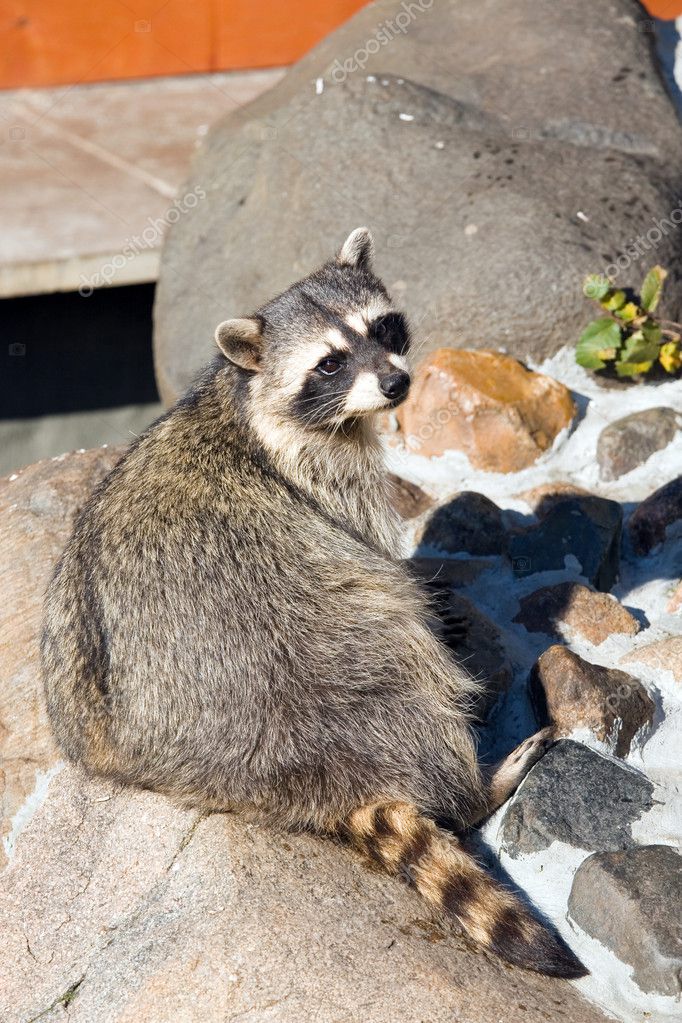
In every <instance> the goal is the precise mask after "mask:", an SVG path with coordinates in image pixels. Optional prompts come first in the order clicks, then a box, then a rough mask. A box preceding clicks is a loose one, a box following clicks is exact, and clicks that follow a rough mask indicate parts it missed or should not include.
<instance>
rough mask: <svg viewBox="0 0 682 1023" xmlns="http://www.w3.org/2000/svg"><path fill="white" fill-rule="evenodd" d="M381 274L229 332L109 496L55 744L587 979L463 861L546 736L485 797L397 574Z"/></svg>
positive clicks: (311, 283)
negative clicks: (377, 870) (258, 829)
mask: <svg viewBox="0 0 682 1023" xmlns="http://www.w3.org/2000/svg"><path fill="white" fill-rule="evenodd" d="M372 259H373V243H372V239H371V235H370V234H369V232H368V231H367V229H365V228H358V229H357V230H356V231H354V232H353V233H352V234H351V235H350V236H349V237H348V239H347V240H346V242H345V243H344V245H343V246H342V248H341V249H340V251H339V253H338V255H337V256H336V257H335V258H333V259H331V260H330V261H329V262H327V263H325V264H324V265H323V266H322V267H321V268H319V269H318V270H316V271H315V272H314V273H311V274H310V275H309V276H307V277H305V278H304V279H303V280H301V281H300V282H298V283H296V284H294V285H293V286H292V287H290V288H289V289H288V290H287V291H285V292H284V293H283V294H281V295H279V296H278V297H277V298H275V299H273V300H272V301H271V302H268V303H267V304H266V305H264V306H263V307H262V308H261V309H259V310H258V311H257V312H256V313H255V314H254V315H253V316H250V317H247V318H243V319H233V320H227V321H226V322H224V323H221V324H220V326H219V327H218V328H217V330H216V335H215V340H216V344H217V349H218V352H217V354H216V356H215V359H214V361H213V362H212V364H211V365H210V366H209V367H208V368H207V369H206V370H205V371H204V373H203V374H202V375H201V377H200V378H199V379H198V380H197V382H196V383H195V384H194V385H193V386H192V387H191V389H190V390H189V392H188V393H187V394H186V395H185V396H184V397H183V398H181V400H179V401H178V402H177V404H176V405H175V406H174V407H173V408H172V409H171V410H170V411H169V412H168V413H167V414H166V415H164V416H162V418H161V419H159V420H158V421H157V422H156V423H155V424H154V425H152V426H151V427H150V428H149V429H148V430H147V432H146V433H144V434H143V435H142V436H141V437H140V438H139V439H138V440H136V441H135V442H134V443H133V444H132V445H131V447H130V448H129V450H128V451H127V453H126V454H125V455H124V456H123V457H122V459H121V460H120V462H119V463H118V464H117V465H116V466H115V467H114V469H113V470H112V471H111V472H110V474H109V475H108V476H107V477H106V478H105V479H104V480H103V481H102V483H101V484H100V485H99V486H98V487H97V489H96V490H95V491H94V493H93V494H92V496H91V498H90V499H89V501H88V502H87V504H86V506H85V507H84V509H83V511H82V513H81V515H80V517H79V518H78V520H77V523H76V525H75V528H74V531H73V534H72V536H71V538H70V540H69V542H68V545H67V547H66V550H65V551H64V554H63V556H62V557H61V560H60V561H59V563H58V565H57V567H56V570H55V573H54V576H53V579H52V581H51V584H50V586H49V589H48V592H47V596H46V602H45V614H44V627H43V632H42V664H43V674H44V685H45V693H46V699H47V706H48V710H49V716H50V720H51V722H52V726H53V729H54V732H55V736H56V738H57V741H58V743H59V745H60V746H61V748H62V750H63V751H64V753H65V754H66V755H67V756H68V757H69V758H70V759H72V760H74V761H77V762H79V763H80V764H82V765H83V766H84V767H85V769H86V770H87V771H89V772H93V773H96V774H100V775H104V776H106V777H109V778H112V779H115V780H116V781H118V782H121V783H125V784H128V785H134V786H141V787H145V788H149V789H153V790H156V791H159V792H162V793H165V794H167V795H168V796H169V797H170V798H172V799H173V800H175V801H176V802H178V803H179V804H181V805H185V806H195V807H200V808H201V809H202V810H204V811H207V812H208V811H233V812H237V813H241V814H243V815H245V816H247V817H249V818H256V819H260V820H264V821H267V822H270V823H271V824H272V825H274V826H276V827H279V828H286V829H307V830H310V831H313V832H315V833H317V834H319V835H323V836H329V837H332V838H337V839H339V838H340V839H343V840H344V841H346V842H347V843H349V844H350V845H352V846H354V847H355V848H356V849H357V850H358V851H359V852H360V853H361V854H362V855H363V856H364V857H365V858H366V859H367V860H368V861H373V862H374V863H375V864H378V865H379V866H380V867H381V868H383V869H384V870H385V871H388V872H389V873H390V874H392V875H395V876H396V877H398V878H401V879H403V880H404V881H406V882H407V883H408V884H410V885H412V886H413V887H414V888H415V889H416V890H417V891H418V892H420V893H421V895H422V896H423V897H424V898H425V899H426V900H427V902H428V903H430V904H431V906H433V907H435V908H436V909H437V910H439V911H442V912H443V913H445V914H446V915H448V916H449V917H451V918H452V919H453V920H454V921H456V922H457V923H458V924H459V925H460V927H461V928H462V929H463V930H464V931H465V932H466V933H468V934H469V935H470V936H471V937H472V938H473V939H474V940H475V941H476V942H477V943H479V944H480V945H481V946H484V947H485V948H487V949H490V950H492V951H493V952H495V953H497V954H499V955H500V956H502V957H503V958H504V959H506V960H508V961H509V962H511V963H515V964H518V965H520V966H522V967H525V968H528V969H531V970H537V971H540V972H544V973H547V974H552V975H556V976H560V977H578V976H582V975H583V974H584V973H585V972H586V971H585V969H584V967H583V966H582V964H581V963H580V962H579V961H578V959H577V958H576V957H575V956H574V955H573V953H572V952H571V951H570V949H569V948H568V947H567V946H566V945H565V944H564V943H563V942H562V940H561V939H560V938H559V937H558V935H556V934H554V933H553V932H551V931H550V930H549V929H547V928H546V927H544V926H543V925H542V924H541V923H540V922H539V921H537V920H536V919H535V917H534V916H533V915H531V913H530V912H529V911H528V910H527V909H526V908H525V907H524V906H523V905H522V903H521V902H520V901H518V900H517V898H516V897H515V896H513V895H512V894H511V893H510V892H508V891H507V890H506V889H505V888H503V887H502V886H501V885H500V884H498V883H497V882H496V881H494V880H493V879H492V878H491V877H490V876H489V875H488V874H486V873H485V872H484V871H483V870H482V869H481V868H480V867H479V866H478V865H477V863H476V862H475V860H474V859H473V858H472V857H471V856H470V855H469V853H467V851H466V850H465V848H464V846H463V844H462V836H463V835H464V834H465V832H466V830H467V829H468V828H470V827H471V826H472V825H473V824H474V823H476V822H477V821H479V820H480V819H482V818H483V817H484V816H486V815H487V814H488V813H490V812H491V811H492V810H493V809H494V808H495V807H496V806H497V805H499V804H501V802H503V801H504V800H505V799H506V798H507V797H508V795H509V794H510V793H511V791H512V790H513V789H514V788H515V786H516V785H517V784H518V782H519V780H520V779H521V778H522V777H523V775H524V773H525V772H526V771H527V770H528V768H529V767H530V766H531V764H532V763H533V762H535V760H537V759H538V758H539V756H541V755H542V752H543V751H544V748H545V747H546V745H547V742H548V736H547V734H546V733H540V734H539V735H537V736H533V737H531V739H529V740H527V741H526V743H525V744H523V745H522V746H521V747H520V748H519V749H518V750H517V751H516V752H515V753H513V754H512V755H511V756H510V757H509V758H507V760H505V761H504V762H503V763H502V764H501V765H500V766H499V767H498V768H497V769H495V770H493V771H492V772H491V773H490V774H489V775H486V774H485V773H484V772H483V771H482V769H481V768H480V766H479V764H478V762H477V756H476V749H475V742H474V738H473V732H472V726H471V708H472V700H473V699H474V697H475V696H476V692H477V684H476V683H475V682H474V680H472V679H471V678H470V677H469V676H468V675H467V673H466V672H465V671H464V670H463V669H462V668H461V667H460V666H459V665H458V664H457V663H456V661H455V660H454V659H453V657H452V656H451V654H450V652H449V650H448V649H447V647H446V646H445V645H444V643H443V642H441V641H440V640H439V639H438V638H437V637H436V635H435V634H434V631H433V630H432V629H431V628H430V627H429V618H430V615H431V613H432V608H431V605H430V603H429V598H428V595H427V593H426V592H425V591H424V590H423V588H422V587H421V585H420V584H419V582H418V581H417V580H416V579H415V578H414V577H413V575H412V574H411V573H410V572H409V571H408V570H407V569H406V567H405V564H404V562H403V561H402V559H401V540H400V529H399V526H398V522H397V520H396V517H395V515H394V514H393V512H392V510H391V502H390V494H389V493H388V489H387V482H386V474H385V471H384V467H383V459H382V453H381V448H380V446H379V443H378V440H377V434H376V431H375V428H374V425H373V422H374V420H375V418H376V414H377V413H379V412H382V411H384V410H387V409H391V408H394V407H396V406H397V405H398V404H399V403H400V402H401V401H402V400H404V398H405V396H406V395H407V392H408V389H409V386H410V370H409V365H408V351H409V347H410V333H409V328H408V324H407V322H406V320H405V317H404V316H403V314H402V313H401V312H400V311H399V310H397V309H396V308H395V306H394V304H393V303H392V301H391V299H390V297H389V295H388V292H387V291H386V288H385V287H384V285H383V284H382V282H381V281H380V280H379V279H378V277H377V276H376V274H375V272H374V270H373V263H372ZM443 821H447V822H448V828H449V830H446V829H445V828H444V827H442V826H441V825H442V822H443ZM438 822H441V823H440V824H439V823H438Z"/></svg>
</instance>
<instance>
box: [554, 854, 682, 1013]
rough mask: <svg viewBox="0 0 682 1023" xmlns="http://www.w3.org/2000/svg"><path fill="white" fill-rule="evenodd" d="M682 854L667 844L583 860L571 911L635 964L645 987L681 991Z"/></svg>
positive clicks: (673, 992)
mask: <svg viewBox="0 0 682 1023" xmlns="http://www.w3.org/2000/svg"><path fill="white" fill-rule="evenodd" d="M681 905H682V857H681V856H679V854H678V853H677V852H675V850H674V849H671V848H670V846H667V845H645V846H642V847H641V848H639V849H628V850H627V851H626V852H607V853H597V854H596V855H594V856H588V857H587V859H586V860H584V861H583V863H581V865H580V866H579V867H578V870H577V872H576V875H575V878H574V880H573V887H572V889H571V895H570V898H569V903H568V909H569V913H570V915H571V917H572V918H573V919H574V920H575V922H576V923H577V924H578V925H579V926H580V927H582V929H583V930H584V931H587V933H588V934H590V935H592V937H594V938H597V940H598V941H600V942H601V943H602V944H603V945H605V946H606V947H607V948H609V949H611V951H612V952H614V953H615V954H616V955H617V956H618V958H619V959H622V960H623V961H624V962H626V963H629V965H630V966H632V968H633V975H632V979H633V980H634V981H635V983H636V984H637V985H638V986H639V987H640V988H641V989H642V990H643V991H653V992H656V993H658V994H662V995H672V996H673V997H677V998H679V996H680V993H681V992H682V942H681V941H680V915H679V913H680V906H681Z"/></svg>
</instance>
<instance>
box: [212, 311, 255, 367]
mask: <svg viewBox="0 0 682 1023" xmlns="http://www.w3.org/2000/svg"><path fill="white" fill-rule="evenodd" d="M262 331H263V323H262V321H261V320H259V319H258V318H257V317H249V318H248V319H242V320H224V321H223V323H219V324H218V326H217V327H216V329H215V342H216V344H217V345H218V348H219V349H220V351H221V352H222V353H223V355H224V356H225V358H226V359H229V360H230V362H234V363H235V365H237V366H241V367H242V369H249V370H252V371H255V370H258V369H259V368H260V357H261V349H262V345H263V333H262Z"/></svg>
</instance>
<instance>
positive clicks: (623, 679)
mask: <svg viewBox="0 0 682 1023" xmlns="http://www.w3.org/2000/svg"><path fill="white" fill-rule="evenodd" d="M530 691H531V696H532V699H533V703H534V704H535V708H536V711H537V715H538V718H539V720H540V721H541V722H542V723H543V724H544V723H549V722H551V723H552V724H554V726H555V728H556V734H557V735H570V734H571V732H572V731H573V730H574V729H576V728H588V729H589V730H590V731H591V732H593V733H594V735H596V737H597V738H598V739H601V740H602V741H603V742H609V743H611V744H612V745H613V747H614V752H615V754H616V756H619V757H625V756H627V754H628V753H629V751H630V743H631V742H632V739H633V736H634V735H635V733H636V732H637V731H638V730H639V729H640V728H642V727H643V726H644V725H650V724H651V722H652V721H653V716H654V710H655V707H654V702H653V700H652V699H651V697H650V696H649V694H648V693H647V691H646V689H645V688H644V686H643V685H642V683H641V682H640V681H639V679H636V678H633V676H632V675H628V674H627V673H626V672H624V671H618V670H617V669H616V668H604V667H602V666H601V665H600V664H591V663H590V662H589V661H585V660H583V658H582V657H579V656H578V655H577V654H575V653H573V651H572V650H569V649H568V648H567V647H565V646H551V647H550V648H549V649H548V650H545V652H544V654H543V655H542V656H541V657H540V659H539V660H538V661H537V662H536V664H535V665H534V667H533V670H532V672H531V675H530Z"/></svg>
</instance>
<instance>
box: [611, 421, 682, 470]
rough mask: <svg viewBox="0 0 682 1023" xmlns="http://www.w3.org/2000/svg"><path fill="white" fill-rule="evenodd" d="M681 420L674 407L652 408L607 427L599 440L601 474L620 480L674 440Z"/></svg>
mask: <svg viewBox="0 0 682 1023" xmlns="http://www.w3.org/2000/svg"><path fill="white" fill-rule="evenodd" d="M679 420H680V416H679V415H678V414H677V412H675V410H674V409H672V408H665V407H661V408H649V409H644V410H643V411H642V412H633V413H632V414H631V415H629V416H624V417H623V418H622V419H617V420H616V421H615V423H610V424H609V425H608V426H606V427H604V429H603V430H602V432H601V433H600V434H599V440H598V441H597V462H598V463H599V475H600V476H601V478H602V479H603V480H617V479H619V478H620V477H621V476H624V475H625V474H626V473H627V472H632V470H633V469H636V468H637V466H639V465H643V464H644V462H646V460H647V459H648V458H651V456H652V455H653V454H654V453H655V452H656V451H660V450H661V449H662V448H665V447H667V445H668V444H669V443H670V441H671V440H673V438H674V436H675V434H676V433H677V428H678V422H679Z"/></svg>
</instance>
